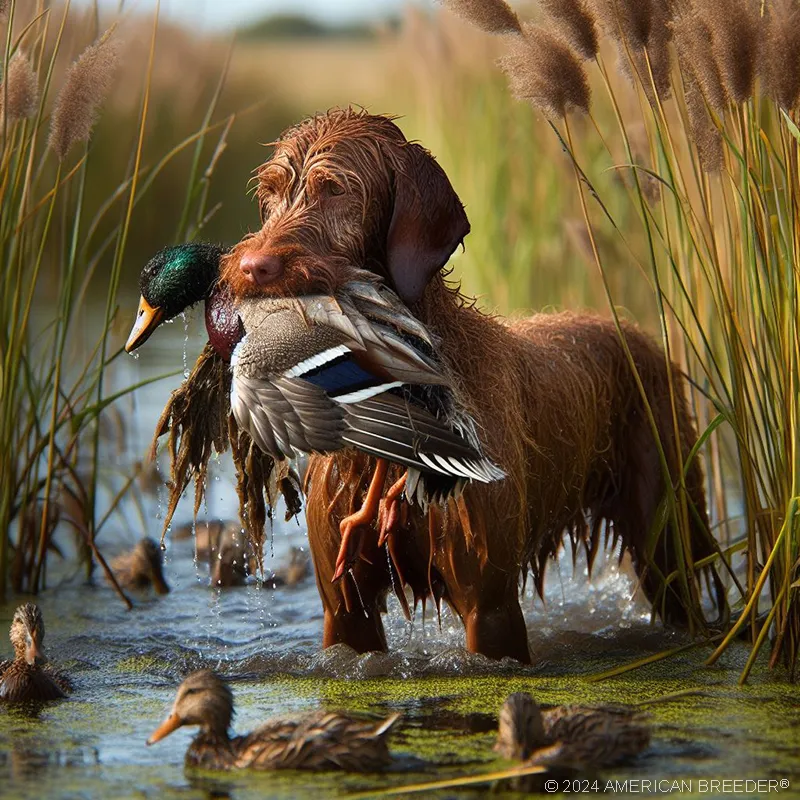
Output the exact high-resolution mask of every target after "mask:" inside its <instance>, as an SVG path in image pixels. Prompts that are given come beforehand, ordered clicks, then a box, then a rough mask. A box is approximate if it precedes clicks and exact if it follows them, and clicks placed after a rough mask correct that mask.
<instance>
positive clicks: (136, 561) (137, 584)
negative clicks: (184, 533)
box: [110, 537, 169, 594]
mask: <svg viewBox="0 0 800 800" xmlns="http://www.w3.org/2000/svg"><path fill="white" fill-rule="evenodd" d="M161 559H162V555H161V548H160V547H159V546H158V544H157V543H156V541H155V540H154V539H151V538H149V537H146V538H144V539H142V540H140V541H139V542H138V543H137V545H136V547H134V548H133V550H129V551H128V552H127V553H122V554H121V555H118V556H117V557H116V558H115V559H114V560H113V561H112V562H111V564H110V566H111V569H112V570H114V574H115V576H116V578H117V581H118V583H119V585H120V586H122V588H123V589H148V588H149V587H150V586H152V587H153V588H154V589H155V590H156V593H157V594H167V593H168V592H169V586H167V582H166V581H165V580H164V572H163V570H162V566H161Z"/></svg>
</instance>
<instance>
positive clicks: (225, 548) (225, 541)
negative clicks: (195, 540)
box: [208, 523, 256, 586]
mask: <svg viewBox="0 0 800 800" xmlns="http://www.w3.org/2000/svg"><path fill="white" fill-rule="evenodd" d="M208 566H209V570H210V571H211V585H212V586H244V584H245V583H246V581H247V576H248V575H253V574H255V571H256V560H255V557H254V556H253V553H252V549H251V547H250V543H249V542H248V541H247V540H246V537H245V535H244V533H243V532H242V528H241V525H238V524H237V523H229V524H228V525H226V526H225V527H224V528H223V529H222V530H221V531H220V532H219V535H218V536H217V539H216V542H214V543H213V545H212V547H211V549H210V550H209V552H208Z"/></svg>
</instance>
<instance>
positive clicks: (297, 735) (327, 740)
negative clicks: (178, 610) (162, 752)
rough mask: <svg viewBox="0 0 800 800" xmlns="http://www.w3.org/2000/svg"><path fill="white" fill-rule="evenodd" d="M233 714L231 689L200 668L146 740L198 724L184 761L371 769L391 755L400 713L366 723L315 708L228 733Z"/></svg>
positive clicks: (214, 765) (217, 766) (208, 765)
mask: <svg viewBox="0 0 800 800" xmlns="http://www.w3.org/2000/svg"><path fill="white" fill-rule="evenodd" d="M232 718H233V694H232V693H231V690H230V688H229V687H228V686H227V684H226V683H225V682H224V681H223V680H222V679H221V678H220V677H219V676H217V675H215V674H214V673H213V672H211V671H210V670H199V671H198V672H193V673H192V674H191V675H189V677H188V678H186V680H185V681H184V682H183V683H182V684H181V685H180V687H179V688H178V694H177V697H176V698H175V704H174V706H173V707H172V712H171V713H170V715H169V716H168V717H167V719H166V720H165V721H164V722H163V723H162V724H161V725H160V726H159V727H158V728H157V729H156V731H155V732H154V733H153V735H152V736H151V737H150V738H149V739H148V740H147V744H148V745H152V744H155V743H156V742H159V741H161V740H162V739H163V738H164V737H166V736H169V735H170V734H171V733H172V732H173V731H176V730H177V729H178V728H180V727H183V726H185V725H198V726H200V733H199V734H198V735H197V736H196V737H195V738H194V740H193V741H192V743H191V745H190V746H189V749H188V750H187V752H186V764H187V766H193V767H201V768H204V769H210V770H234V769H255V770H274V769H305V770H334V769H342V770H347V771H350V772H376V771H378V770H381V769H383V768H384V767H386V766H387V765H388V764H389V762H390V760H391V756H390V754H389V748H388V743H387V738H388V735H389V732H390V731H391V730H392V728H393V727H394V725H395V723H396V722H397V720H398V719H399V718H400V714H393V715H391V716H390V717H387V718H386V719H384V720H381V721H380V722H367V721H363V720H358V719H353V718H352V717H348V716H345V715H343V714H334V713H329V712H325V711H317V712H313V713H311V714H305V715H301V716H299V717H293V718H288V717H285V718H277V719H273V720H270V721H269V722H267V723H265V724H264V725H262V726H260V727H259V728H257V729H256V730H254V731H253V732H252V733H249V734H246V735H244V736H233V737H232V736H231V735H230V733H229V729H230V725H231V719H232Z"/></svg>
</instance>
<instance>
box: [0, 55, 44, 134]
mask: <svg viewBox="0 0 800 800" xmlns="http://www.w3.org/2000/svg"><path fill="white" fill-rule="evenodd" d="M6 99H7V100H8V105H7V106H6V105H5V102H6ZM38 107H39V82H38V81H37V79H36V73H35V72H34V71H33V67H32V66H31V62H30V61H29V60H28V57H27V56H26V55H25V54H24V53H23V52H22V51H20V50H18V51H17V52H16V54H15V55H14V57H13V58H12V59H11V61H9V63H8V74H7V75H6V76H5V80H4V81H3V82H2V83H0V124H1V123H2V120H3V116H4V115H5V116H7V118H8V122H9V123H11V122H15V121H16V120H18V119H24V118H25V117H32V116H33V115H34V114H35V113H36V109H37V108H38Z"/></svg>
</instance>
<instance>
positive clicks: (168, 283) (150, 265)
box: [125, 242, 225, 353]
mask: <svg viewBox="0 0 800 800" xmlns="http://www.w3.org/2000/svg"><path fill="white" fill-rule="evenodd" d="M224 253H225V250H224V249H223V248H222V247H220V246H219V245H216V244H205V243H202V242H191V243H189V244H181V245H178V246H177V247H165V248H164V249H163V250H161V251H160V252H158V253H156V255H155V256H153V258H151V259H150V261H148V262H147V265H146V266H145V268H144V269H143V270H142V275H141V277H140V279H139V287H140V289H141V292H142V296H141V299H140V300H139V310H138V312H137V314H136V321H135V322H134V324H133V328H132V329H131V333H130V336H129V337H128V341H127V342H126V344H125V349H126V350H127V351H128V352H129V353H130V352H132V351H133V350H135V349H136V348H137V347H139V345H141V344H144V342H146V341H147V339H148V338H149V337H150V334H151V333H152V332H153V331H154V330H155V329H156V328H157V327H158V326H159V325H160V324H161V323H162V322H163V321H164V320H167V319H172V318H173V317H175V316H177V315H178V314H180V313H181V312H182V311H185V310H186V309H187V308H189V307H190V306H193V305H194V304H195V303H199V302H200V301H201V300H203V299H204V298H206V297H208V295H209V292H210V291H211V289H212V288H213V287H214V284H215V283H216V282H217V279H218V278H219V262H220V259H221V258H222V256H223V254H224Z"/></svg>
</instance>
